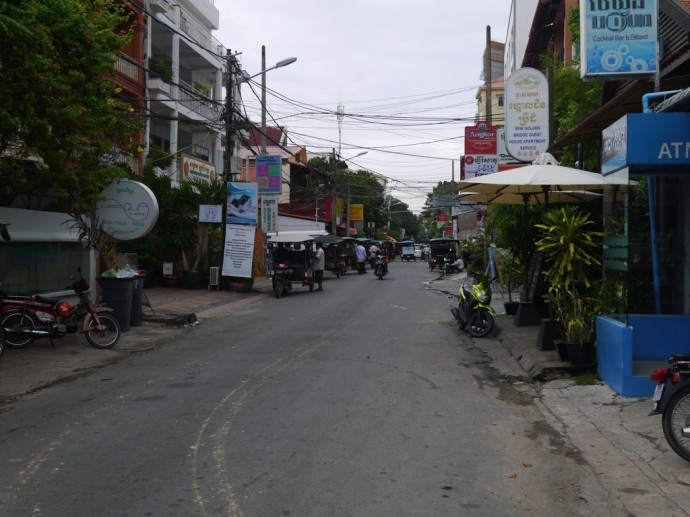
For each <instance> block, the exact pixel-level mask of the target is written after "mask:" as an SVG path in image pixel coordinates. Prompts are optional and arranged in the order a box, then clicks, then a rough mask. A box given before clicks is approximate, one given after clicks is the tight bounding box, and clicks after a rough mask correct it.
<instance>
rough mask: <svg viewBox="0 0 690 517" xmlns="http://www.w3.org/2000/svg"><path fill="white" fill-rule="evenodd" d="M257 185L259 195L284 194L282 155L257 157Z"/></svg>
mask: <svg viewBox="0 0 690 517" xmlns="http://www.w3.org/2000/svg"><path fill="white" fill-rule="evenodd" d="M255 160H256V183H257V186H258V189H259V194H280V193H282V187H283V183H282V181H281V178H282V164H283V161H282V158H281V157H280V155H267V156H257V157H256V158H255Z"/></svg>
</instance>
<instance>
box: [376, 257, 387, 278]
mask: <svg viewBox="0 0 690 517" xmlns="http://www.w3.org/2000/svg"><path fill="white" fill-rule="evenodd" d="M387 274H388V264H386V257H385V256H384V255H381V254H380V253H377V254H376V257H375V258H374V275H376V276H377V277H378V279H379V280H383V277H384V276H386V275H387Z"/></svg>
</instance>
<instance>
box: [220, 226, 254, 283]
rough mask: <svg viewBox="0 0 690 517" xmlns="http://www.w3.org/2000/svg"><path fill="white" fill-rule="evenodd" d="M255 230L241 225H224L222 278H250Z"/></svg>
mask: <svg viewBox="0 0 690 517" xmlns="http://www.w3.org/2000/svg"><path fill="white" fill-rule="evenodd" d="M255 232H256V228H254V227H253V226H247V225H241V224H226V225H225V253H224V254H223V276H237V277H241V278H251V277H252V258H253V257H254V234H255Z"/></svg>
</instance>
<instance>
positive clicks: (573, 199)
mask: <svg viewBox="0 0 690 517" xmlns="http://www.w3.org/2000/svg"><path fill="white" fill-rule="evenodd" d="M548 197H549V199H548V201H549V203H582V202H585V201H593V200H596V199H601V197H602V194H600V193H598V192H590V191H588V190H570V191H565V190H561V191H558V192H551V193H549V194H548ZM545 198H546V194H545V193H544V192H534V193H531V194H513V193H510V192H502V193H498V194H491V193H487V192H458V195H457V197H456V199H457V200H458V201H468V202H470V203H481V204H485V205H488V204H491V203H497V204H501V205H522V204H526V205H543V204H544V202H545V201H546V199H545Z"/></svg>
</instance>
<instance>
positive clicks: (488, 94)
mask: <svg viewBox="0 0 690 517" xmlns="http://www.w3.org/2000/svg"><path fill="white" fill-rule="evenodd" d="M492 80H493V78H492V77H491V25H487V26H486V123H487V124H489V125H492V120H491V119H492V118H493V116H492V113H491V93H492V92H491V82H492Z"/></svg>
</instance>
